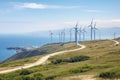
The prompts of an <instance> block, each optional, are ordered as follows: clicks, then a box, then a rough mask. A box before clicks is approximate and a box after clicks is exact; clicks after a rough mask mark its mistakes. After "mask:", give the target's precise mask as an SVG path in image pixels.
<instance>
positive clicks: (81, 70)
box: [69, 65, 93, 73]
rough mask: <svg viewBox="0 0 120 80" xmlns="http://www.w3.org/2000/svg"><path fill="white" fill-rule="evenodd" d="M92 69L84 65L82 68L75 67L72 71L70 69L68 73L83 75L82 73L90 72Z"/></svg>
mask: <svg viewBox="0 0 120 80" xmlns="http://www.w3.org/2000/svg"><path fill="white" fill-rule="evenodd" d="M92 69H93V68H92V67H91V66H88V65H85V66H83V67H77V68H74V69H70V70H69V72H71V73H83V72H87V71H89V70H92Z"/></svg>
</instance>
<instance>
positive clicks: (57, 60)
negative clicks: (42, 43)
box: [52, 59, 63, 64]
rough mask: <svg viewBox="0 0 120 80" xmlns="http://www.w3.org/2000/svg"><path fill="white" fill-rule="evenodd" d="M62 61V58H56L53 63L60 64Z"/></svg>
mask: <svg viewBox="0 0 120 80" xmlns="http://www.w3.org/2000/svg"><path fill="white" fill-rule="evenodd" d="M61 62H63V60H62V59H56V60H54V61H52V63H53V64H59V63H61Z"/></svg>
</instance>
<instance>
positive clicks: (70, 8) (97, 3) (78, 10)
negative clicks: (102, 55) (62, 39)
mask: <svg viewBox="0 0 120 80" xmlns="http://www.w3.org/2000/svg"><path fill="white" fill-rule="evenodd" d="M119 3H120V0H0V34H19V33H27V32H35V31H42V30H55V29H62V28H69V27H73V26H74V25H75V23H76V22H79V25H80V26H84V27H85V26H88V25H89V24H90V21H91V19H92V18H93V19H94V22H96V23H97V27H98V28H100V27H120V15H119V14H120V10H119V9H120V5H119Z"/></svg>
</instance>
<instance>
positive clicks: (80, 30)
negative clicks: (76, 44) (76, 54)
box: [79, 27, 82, 41]
mask: <svg viewBox="0 0 120 80" xmlns="http://www.w3.org/2000/svg"><path fill="white" fill-rule="evenodd" d="M81 34H82V27H80V28H79V41H81Z"/></svg>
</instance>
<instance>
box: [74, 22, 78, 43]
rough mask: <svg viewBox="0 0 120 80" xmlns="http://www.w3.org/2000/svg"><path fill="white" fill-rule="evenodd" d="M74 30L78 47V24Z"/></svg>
mask: <svg viewBox="0 0 120 80" xmlns="http://www.w3.org/2000/svg"><path fill="white" fill-rule="evenodd" d="M74 29H75V42H76V45H78V38H77V34H78V23H76V25H75V28H74Z"/></svg>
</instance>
